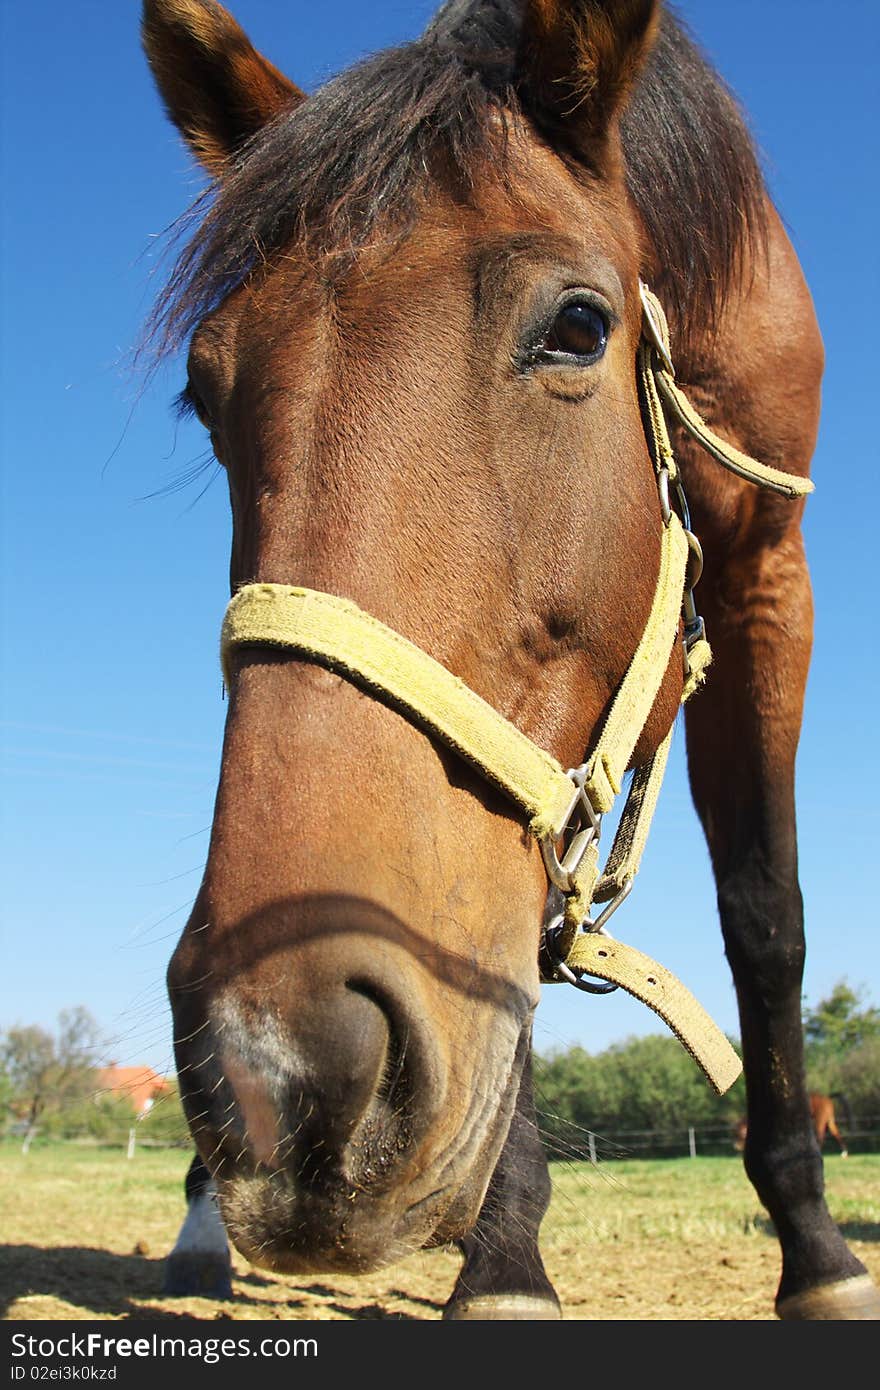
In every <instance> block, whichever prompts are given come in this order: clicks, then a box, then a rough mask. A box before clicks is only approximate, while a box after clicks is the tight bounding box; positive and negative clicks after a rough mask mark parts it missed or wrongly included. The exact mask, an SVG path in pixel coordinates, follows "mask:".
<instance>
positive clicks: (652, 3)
mask: <svg viewBox="0 0 880 1390" xmlns="http://www.w3.org/2000/svg"><path fill="white" fill-rule="evenodd" d="M659 20H660V3H659V0H527V3H526V6H525V11H524V15H523V26H522V30H521V34H520V41H519V51H518V57H517V68H518V76H519V81H520V86H521V87H522V88H523V89H524V95H525V97H526V100H527V102H528V105H529V106H530V107H531V109H532V110H533V113H534V114H535V115H536V116H537V117H538V118H539V119H541V118H543V119H544V120H548V119H549V121H550V122H551V124H552V125H553V126H554V127H555V128H556V129H557V130H558V131H559V132H560V134H561V135H562V136H563V138H564V139H565V140H566V143H568V144H569V145H570V146H571V147H572V148H573V149H574V152H575V153H576V154H578V155H579V156H581V157H582V158H585V159H586V160H587V162H588V163H590V164H596V163H600V164H601V163H602V157H603V153H604V151H605V149H606V147H607V143H608V135H609V133H610V131H611V130H612V129H613V128H614V126H615V124H616V118H617V117H618V116H619V115H620V113H621V112H622V110H623V108H624V106H625V105H626V102H627V99H628V97H629V94H630V92H631V90H632V88H633V86H634V85H635V82H636V80H637V78H638V76H639V74H640V73H641V71H642V67H643V66H644V63H645V60H646V59H647V56H648V54H649V53H650V51H651V48H652V46H653V43H654V37H655V35H656V32H657V27H658V25H659Z"/></svg>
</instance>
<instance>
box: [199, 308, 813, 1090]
mask: <svg viewBox="0 0 880 1390" xmlns="http://www.w3.org/2000/svg"><path fill="white" fill-rule="evenodd" d="M639 288H640V294H641V299H642V307H643V328H642V336H641V340H640V343H639V349H638V370H639V385H640V391H641V399H642V405H643V410H644V415H645V419H646V426H647V427H646V434H647V436H648V442H649V446H650V450H651V455H652V459H653V462H654V467H655V472H656V476H657V486H658V491H659V496H660V512H661V521H662V531H661V549H660V567H659V574H658V579H657V585H656V588H655V591H654V599H653V602H652V605H651V611H650V613H649V616H648V620H647V623H646V625H645V629H644V632H643V634H642V637H641V640H640V642H639V644H638V647H637V648H636V651H635V653H634V655H633V658H632V660H631V662H630V664H629V666H628V668H627V670H626V673H625V674H624V676H623V679H622V681H621V683H620V685H619V687H618V690H617V693H616V695H615V698H614V701H613V703H612V706H611V709H610V711H609V714H608V716H607V718H606V720H605V723H604V725H603V727H602V731H601V733H600V734H599V738H598V740H597V742H596V744H595V746H594V748H593V750H592V753H591V755H590V757H589V759H588V760H587V761H586V762H584V763H582V764H581V765H580V767H577V768H571V769H569V770H568V771H564V770H563V768H562V766H561V764H560V763H558V762H557V761H556V759H555V758H554V757H552V756H551V754H549V753H547V752H546V751H545V750H544V749H543V748H540V747H539V746H538V745H537V744H535V743H533V742H532V741H531V739H529V738H527V737H526V736H525V734H523V733H522V732H521V730H519V729H518V728H516V726H515V725H513V724H511V723H510V721H509V720H507V719H505V718H504V717H503V715H500V714H499V713H498V711H497V710H495V709H493V708H492V706H491V705H489V704H488V703H487V702H486V701H485V700H483V699H482V698H481V697H480V696H479V695H477V694H476V692H475V691H473V690H471V689H470V687H469V686H467V685H465V684H464V682H463V681H461V680H460V679H459V678H458V677H457V676H455V675H453V674H452V672H451V671H449V670H448V669H447V668H446V667H445V666H443V665H441V664H440V663H439V662H438V661H435V660H434V658H433V657H430V656H428V654H427V653H426V652H423V651H422V650H421V648H420V647H417V646H415V645H414V644H413V643H412V642H409V641H408V640H407V639H406V638H405V637H402V636H401V635H400V633H398V632H395V631H394V630H393V629H392V628H389V627H386V626H385V624H384V623H381V622H379V621H378V619H376V618H374V617H372V616H371V615H370V614H368V613H365V612H364V611H363V610H362V609H360V608H358V607H357V605H355V604H354V603H351V602H350V601H348V600H347V599H344V598H339V597H338V596H336V595H335V594H326V593H321V592H318V591H315V590H311V589H303V588H296V587H293V586H288V585H285V584H246V585H244V586H243V587H242V588H241V589H239V590H238V592H237V593H236V594H235V596H234V597H233V599H232V600H231V602H230V604H229V606H228V608H227V610H226V616H225V618H224V622H223V631H222V636H221V660H222V663H223V671H224V678H225V680H226V683H227V685H228V684H229V665H230V657H231V654H232V653H233V652H234V651H235V650H237V649H238V648H241V647H254V646H257V647H265V646H268V647H274V648H280V649H283V650H285V651H290V652H293V653H296V654H298V655H300V656H305V657H307V658H309V659H310V660H313V661H317V662H319V663H321V664H322V665H324V666H326V667H328V668H329V669H330V670H333V671H336V672H338V673H339V674H341V675H343V676H345V677H347V678H348V679H350V680H352V681H353V682H354V683H356V684H357V685H359V686H361V687H363V688H365V689H366V690H367V691H368V692H370V693H371V694H373V695H375V696H377V697H379V698H382V699H385V700H387V701H388V703H389V704H391V705H392V706H393V707H394V708H396V709H397V710H399V711H400V712H401V713H402V714H403V715H405V716H406V718H408V719H409V720H410V721H411V722H412V723H413V724H415V725H416V726H417V727H421V728H424V729H426V730H427V731H428V732H429V733H431V734H433V735H435V736H436V737H437V738H439V739H440V740H442V742H444V743H445V744H446V745H447V746H448V747H449V748H451V749H453V751H454V752H456V753H457V754H458V755H459V756H460V757H462V758H464V759H465V760H466V761H467V762H469V763H470V764H471V765H473V766H474V767H475V768H477V769H478V771H479V772H481V773H482V775H483V776H484V777H486V778H487V779H488V780H489V781H490V782H492V783H493V784H494V785H495V786H496V787H498V788H499V789H500V790H501V791H502V792H503V793H505V795H506V796H507V797H508V798H509V799H510V800H511V801H513V802H514V803H515V804H516V805H517V806H518V807H519V808H520V810H521V811H522V812H523V813H524V817H525V818H526V820H527V824H528V828H529V830H530V832H531V834H532V835H533V836H534V837H535V839H536V840H537V841H538V844H539V845H540V848H541V853H542V855H543V858H544V864H545V867H546V870H547V876H548V880H549V882H550V884H551V886H552V887H553V888H555V889H557V890H558V892H559V893H561V894H562V898H563V901H564V909H563V911H562V912H561V913H559V914H558V915H557V916H556V917H555V918H554V919H553V920H552V921H551V922H550V924H549V926H548V927H547V929H546V931H545V933H544V940H543V945H542V949H541V957H540V960H541V969H542V977H543V979H544V980H545V981H546V982H554V981H558V980H566V981H568V982H569V983H572V984H576V985H578V986H579V987H580V988H583V989H587V990H589V991H590V992H594V993H604V992H606V991H607V990H608V989H609V988H616V987H617V986H618V985H620V986H622V987H623V988H624V989H626V990H627V991H628V992H629V993H631V994H634V995H635V996H636V997H637V998H639V999H641V1000H642V1001H643V1002H644V1003H646V1004H647V1005H648V1006H649V1007H650V1008H652V1009H653V1010H654V1011H655V1012H656V1013H657V1014H659V1016H660V1017H661V1018H663V1020H664V1022H666V1023H667V1024H668V1026H669V1027H670V1028H671V1029H672V1030H673V1032H675V1033H676V1034H677V1036H678V1037H679V1038H680V1039H681V1041H682V1042H683V1044H684V1045H685V1047H686V1048H687V1050H688V1051H689V1052H690V1053H691V1055H692V1056H693V1057H694V1059H695V1061H696V1062H697V1063H698V1064H699V1066H700V1067H701V1068H702V1069H703V1071H704V1072H705V1074H706V1076H707V1077H708V1079H709V1081H710V1082H711V1084H712V1085H713V1087H714V1088H715V1090H716V1091H718V1093H719V1094H721V1093H723V1092H724V1091H725V1090H727V1089H728V1088H729V1087H730V1086H731V1085H732V1084H733V1082H734V1081H735V1080H736V1078H737V1076H738V1075H739V1073H740V1071H741V1070H742V1064H741V1062H740V1060H739V1057H738V1056H737V1055H736V1053H735V1052H734V1050H733V1048H732V1047H731V1046H730V1044H729V1042H728V1041H727V1039H726V1037H725V1036H724V1035H723V1033H721V1031H720V1030H719V1029H718V1028H717V1027H716V1025H715V1024H714V1023H713V1022H712V1020H711V1019H710V1018H709V1017H708V1015H707V1014H706V1013H705V1011H704V1010H703V1009H702V1008H701V1006H700V1005H699V1004H698V1003H697V1001H696V1000H695V999H694V998H693V996H692V995H691V994H690V993H689V992H688V991H687V990H686V989H685V987H684V986H683V985H682V984H681V982H680V981H678V980H677V979H676V978H675V977H674V976H673V975H671V974H670V973H669V972H668V971H666V970H664V969H663V967H662V966H660V965H658V964H657V962H656V961H653V960H651V959H650V957H648V956H645V955H643V954H642V953H641V952H639V951H637V950H635V949H634V948H633V947H631V946H625V945H624V944H623V943H622V942H618V941H615V940H613V939H612V938H611V937H610V936H609V935H608V933H607V931H606V930H605V924H606V923H607V921H608V918H609V917H610V916H611V914H612V912H614V911H615V910H616V908H617V907H618V906H619V905H620V903H621V902H622V901H623V900H624V898H625V897H626V896H627V894H628V893H629V891H630V888H631V887H632V883H633V880H634V878H635V875H636V873H637V872H638V868H639V864H640V861H641V857H642V851H643V849H644V845H645V841H646V838H647V834H648V830H649V827H650V823H651V818H652V816H653V812H654V808H655V806H656V802H657V796H658V794H659V791H660V785H661V782H662V779H663V773H664V771H665V768H666V761H667V758H668V754H669V748H670V745H671V741H672V729H671V728H670V730H669V732H668V734H667V735H666V737H665V739H664V740H663V742H662V743H661V744H660V746H659V748H658V749H657V751H656V752H655V753H654V755H653V756H652V757H651V758H650V759H649V760H648V762H646V763H644V764H643V765H641V766H639V767H637V768H636V769H635V770H634V772H633V776H632V781H631V784H630V789H629V791H628V793H627V798H626V802H625V804H624V807H623V811H622V814H621V818H620V822H619V826H618V830H617V834H616V835H615V839H614V843H613V845H612V847H611V851H610V853H609V855H608V859H607V861H606V863H605V866H604V869H603V870H600V868H599V836H600V831H601V824H602V818H603V816H604V815H606V814H607V813H608V812H609V811H610V810H611V808H612V806H613V804H614V801H615V798H616V797H617V796H618V795H619V794H620V790H621V786H622V782H623V777H624V773H625V772H626V770H627V768H628V766H629V763H630V759H631V757H632V753H633V750H634V748H635V746H636V744H637V742H638V739H639V736H640V735H641V732H642V730H643V728H644V726H645V723H646V722H647V720H648V717H649V715H650V713H651V710H652V708H653V705H654V702H655V700H656V697H657V693H658V691H659V689H660V685H661V683H662V681H663V677H664V675H665V672H666V669H667V666H668V663H669V657H670V654H671V652H672V648H673V645H674V643H675V640H676V638H677V635H678V631H679V623H680V621H681V620H682V618H683V620H684V653H685V672H684V681H683V690H682V701H684V700H686V699H687V698H688V697H689V696H690V695H691V694H692V693H693V691H694V690H695V689H697V687H698V686H699V685H700V684H701V683H702V681H703V679H704V677H705V673H706V668H707V666H708V664H709V662H710V660H711V652H710V649H709V646H708V643H707V642H706V639H705V635H704V631H703V623H702V619H700V618H699V616H698V614H697V612H696V608H695V606H694V601H693V586H694V584H695V583H696V580H697V579H698V578H699V568H700V567H701V564H702V556H701V552H700V547H699V543H698V542H697V540H696V537H695V536H694V535H693V534H692V532H691V531H690V520H689V516H688V511H687V502H686V499H685V495H684V490H683V487H682V484H681V479H680V477H679V473H678V469H677V466H676V462H675V457H674V454H673V451H672V444H671V441H670V438H669V431H668V427H667V423H666V415H665V409H664V407H666V408H667V409H669V410H670V411H671V413H672V415H673V416H674V418H675V419H676V420H677V421H678V422H679V423H680V424H681V425H682V426H683V427H684V429H685V430H687V431H688V433H690V434H691V435H692V436H693V437H694V438H695V439H697V440H698V442H699V443H700V444H701V445H702V446H703V447H704V448H705V449H706V450H707V451H708V452H709V453H710V454H711V455H712V456H713V457H714V458H715V459H717V460H718V461H719V462H720V463H722V464H723V465H724V466H725V467H726V468H728V469H730V470H731V471H732V472H734V473H736V474H738V475H739V476H740V477H744V478H747V479H748V480H749V481H751V482H753V483H757V484H759V485H761V486H763V487H767V488H771V489H773V490H774V491H777V492H780V493H783V494H784V495H786V496H788V497H792V498H794V497H801V496H804V495H805V494H806V493H808V492H810V491H812V483H810V482H809V480H807V479H804V478H800V477H797V476H795V475H793V474H789V473H784V472H782V471H781V470H779V469H774V468H769V467H767V466H766V465H765V464H761V463H758V462H757V461H756V460H755V459H752V458H749V457H748V455H746V454H742V453H741V452H740V451H739V450H738V449H735V448H734V447H733V446H732V445H730V444H728V443H727V442H726V441H724V440H722V439H720V438H719V436H718V435H716V434H714V433H713V431H712V430H710V429H709V427H708V426H707V425H706V423H705V421H704V420H702V418H701V417H700V415H699V414H698V413H697V411H696V410H695V409H694V407H693V406H692V405H691V403H690V402H689V401H688V399H687V397H686V396H685V395H684V393H683V392H682V391H681V389H680V387H679V386H678V385H677V384H676V382H675V373H674V369H673V366H672V361H671V358H670V351H669V331H668V327H667V323H666V317H665V315H664V313H663V310H662V308H661V306H660V303H659V301H658V300H657V299H656V298H655V296H654V295H653V294H652V293H651V291H650V290H649V289H648V288H647V286H646V285H643V284H640V287H639ZM670 490H671V492H672V494H674V496H675V499H676V503H677V505H678V507H679V509H680V511H681V517H680V516H679V515H678V513H677V512H676V510H675V509H674V507H673V505H672V502H671V498H670ZM691 557H695V558H696V560H697V572H696V573H694V572H693V567H690V571H691V572H690V573H689V564H688V562H689V558H691ZM673 727H674V726H673ZM596 903H604V904H605V906H604V908H603V909H602V910H601V911H599V912H598V913H596V914H595V915H594V904H596ZM585 975H590V976H594V977H596V978H598V979H599V980H603V981H606V982H607V983H606V984H604V985H601V984H600V985H596V984H593V983H591V982H590V981H589V980H587V979H585V978H584V976H585Z"/></svg>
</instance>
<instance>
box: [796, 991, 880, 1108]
mask: <svg viewBox="0 0 880 1390" xmlns="http://www.w3.org/2000/svg"><path fill="white" fill-rule="evenodd" d="M803 1021H804V1043H805V1053H806V1063H807V1079H808V1083H809V1085H810V1088H811V1090H814V1091H822V1092H824V1093H825V1094H826V1095H829V1094H832V1093H835V1094H837V1095H842V1096H844V1097H845V1099H846V1101H847V1104H848V1106H849V1108H850V1109H851V1110H853V1111H857V1112H858V1113H859V1114H861V1115H864V1116H865V1117H868V1116H873V1115H878V1114H880V1078H878V1073H877V1060H878V1055H880V1009H877V1008H874V1007H872V1006H869V1007H864V990H861V989H852V988H851V987H850V985H848V984H847V982H846V981H845V980H840V981H838V983H837V984H836V985H835V986H834V988H833V989H832V991H831V993H830V995H829V996H828V997H827V999H821V1000H820V1001H819V1003H818V1004H817V1005H816V1007H815V1008H814V1009H807V1010H805V1011H804V1015H803Z"/></svg>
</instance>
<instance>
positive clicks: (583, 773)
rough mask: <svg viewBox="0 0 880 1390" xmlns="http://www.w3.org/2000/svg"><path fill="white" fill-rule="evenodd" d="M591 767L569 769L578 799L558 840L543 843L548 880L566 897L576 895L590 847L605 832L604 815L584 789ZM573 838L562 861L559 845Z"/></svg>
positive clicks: (569, 809) (568, 773) (586, 764)
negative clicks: (579, 870)
mask: <svg viewBox="0 0 880 1390" xmlns="http://www.w3.org/2000/svg"><path fill="white" fill-rule="evenodd" d="M588 767H589V764H588V763H582V764H581V766H580V767H575V768H569V769H568V772H567V773H566V774H565V775H566V777H570V778H571V780H572V783H573V784H574V795H573V796H572V799H571V802H570V804H569V807H568V810H567V812H566V814H565V821H564V823H563V826H562V830H561V831H560V834H559V836H558V837H557V839H556V840H551V839H550V838H549V836H548V837H547V838H546V839H543V840H540V841H539V843H540V846H541V854H542V855H543V857H544V867H545V868H546V870H547V877H548V878H549V880H550V882H551V883H552V884H553V886H554V888H558V889H559V890H560V892H562V893H570V892H571V891H572V889H573V887H574V874H575V873H576V871H577V868H578V865H579V864H580V862H581V860H582V859H583V857H584V855H585V854H586V852H587V849H588V848H589V846H590V845H591V844H593V842H594V841H596V840H598V839H599V835H600V833H601V829H602V815H601V812H599V811H597V810H596V809H595V807H594V806H593V804H592V802H591V801H590V798H589V796H588V795H587V793H586V790H585V788H584V783H585V781H586V778H587V769H588ZM569 834H571V839H570V840H569V842H568V844H567V846H566V848H565V851H564V852H563V855H562V858H561V859H560V857H559V854H558V852H557V849H556V845H557V843H558V841H559V840H560V839H563V838H564V837H565V836H567V835H569Z"/></svg>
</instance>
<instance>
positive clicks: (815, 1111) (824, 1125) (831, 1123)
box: [733, 1091, 849, 1158]
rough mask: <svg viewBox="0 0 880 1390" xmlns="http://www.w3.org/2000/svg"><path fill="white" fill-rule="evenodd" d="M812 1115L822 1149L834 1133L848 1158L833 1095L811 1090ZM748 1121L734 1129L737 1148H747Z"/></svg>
mask: <svg viewBox="0 0 880 1390" xmlns="http://www.w3.org/2000/svg"><path fill="white" fill-rule="evenodd" d="M809 1101H810V1115H811V1117H812V1121H813V1128H814V1129H815V1131H816V1140H817V1142H818V1145H819V1148H820V1149H821V1148H822V1146H823V1144H824V1143H825V1135H826V1134H833V1136H834V1138H835V1139H836V1140H837V1146H838V1148H839V1149H840V1156H841V1158H847V1157H848V1155H849V1150H848V1149H847V1147H846V1144H845V1142H844V1140H843V1137H842V1135H841V1133H840V1130H839V1128H838V1125H837V1116H836V1114H835V1112H834V1100H833V1098H832V1097H831V1096H825V1095H822V1094H821V1093H820V1092H819V1091H811V1092H810V1095H809ZM748 1129H749V1126H748V1121H747V1120H746V1119H742V1120H739V1121H737V1124H736V1128H735V1130H734V1140H733V1146H734V1148H735V1149H737V1150H740V1151H741V1150H742V1149H744V1148H745V1144H746V1135H747V1134H748Z"/></svg>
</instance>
